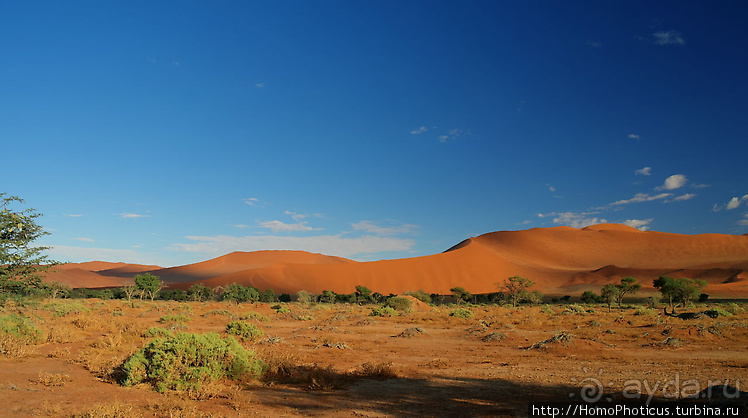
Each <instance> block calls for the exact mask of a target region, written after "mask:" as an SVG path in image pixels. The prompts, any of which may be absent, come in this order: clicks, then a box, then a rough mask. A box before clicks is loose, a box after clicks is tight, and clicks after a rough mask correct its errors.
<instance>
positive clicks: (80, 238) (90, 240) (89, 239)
mask: <svg viewBox="0 0 748 418" xmlns="http://www.w3.org/2000/svg"><path fill="white" fill-rule="evenodd" d="M76 240H78V241H83V242H96V241H95V240H93V239H91V238H86V237H78V238H76Z"/></svg>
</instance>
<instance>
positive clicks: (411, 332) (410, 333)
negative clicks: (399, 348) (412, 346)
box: [393, 327, 426, 338]
mask: <svg viewBox="0 0 748 418" xmlns="http://www.w3.org/2000/svg"><path fill="white" fill-rule="evenodd" d="M423 334H426V331H424V330H422V329H421V328H419V327H413V328H408V329H406V330H405V331H403V332H401V333H399V334H397V335H393V337H396V338H413V337H417V336H421V335H423Z"/></svg>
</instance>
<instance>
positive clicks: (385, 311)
mask: <svg viewBox="0 0 748 418" xmlns="http://www.w3.org/2000/svg"><path fill="white" fill-rule="evenodd" d="M369 315H370V316H397V311H396V310H394V309H392V308H390V307H389V306H382V307H379V308H374V309H372V310H371V313H370V314H369Z"/></svg>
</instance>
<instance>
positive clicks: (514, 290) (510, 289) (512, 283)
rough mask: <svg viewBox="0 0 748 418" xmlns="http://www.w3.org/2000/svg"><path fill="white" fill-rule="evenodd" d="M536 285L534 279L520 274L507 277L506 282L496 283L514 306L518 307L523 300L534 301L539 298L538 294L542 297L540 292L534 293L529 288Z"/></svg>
mask: <svg viewBox="0 0 748 418" xmlns="http://www.w3.org/2000/svg"><path fill="white" fill-rule="evenodd" d="M534 285H535V282H533V281H532V280H530V279H528V278H525V277H520V276H512V277H510V278H508V279H506V281H504V283H496V287H498V288H499V289H500V290H501V291H502V292H503V293H504V294H505V295H506V297H507V299H509V302H511V304H512V306H514V307H517V304H518V303H520V302H522V301H523V300H528V301H529V300H533V301H534V300H536V299H538V296H540V297H542V295H539V292H538V293H535V294H533V293H531V292H530V291H529V290H528V289H529V288H531V287H532V286H534Z"/></svg>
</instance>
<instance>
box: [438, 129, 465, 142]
mask: <svg viewBox="0 0 748 418" xmlns="http://www.w3.org/2000/svg"><path fill="white" fill-rule="evenodd" d="M464 135H468V132H465V131H464V130H462V129H450V130H449V131H447V133H446V134H444V135H439V142H447V141H454V140H456V139H458V138H460V137H461V136H464Z"/></svg>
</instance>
